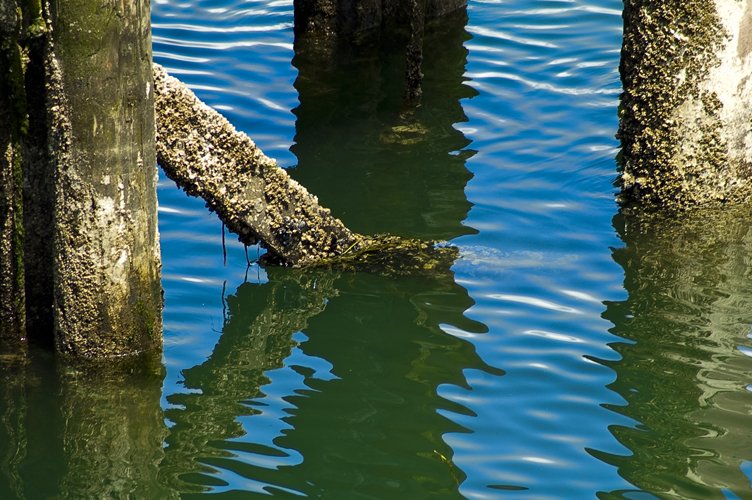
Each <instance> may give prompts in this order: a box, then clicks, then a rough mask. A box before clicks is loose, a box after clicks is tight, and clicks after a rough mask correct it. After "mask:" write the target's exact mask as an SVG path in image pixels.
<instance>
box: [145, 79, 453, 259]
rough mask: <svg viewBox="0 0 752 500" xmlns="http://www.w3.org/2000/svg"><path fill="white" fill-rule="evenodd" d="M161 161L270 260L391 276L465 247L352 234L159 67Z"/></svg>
mask: <svg viewBox="0 0 752 500" xmlns="http://www.w3.org/2000/svg"><path fill="white" fill-rule="evenodd" d="M154 105H155V109H156V120H157V159H158V160H159V163H160V165H161V166H162V168H163V169H164V171H165V173H166V174H167V176H168V177H170V178H171V179H172V180H173V181H175V183H176V184H177V185H178V186H180V187H181V188H183V189H184V190H185V191H186V192H187V193H188V194H190V195H193V196H197V197H200V198H203V199H204V201H206V205H207V207H209V209H211V210H212V211H214V212H216V213H217V215H218V216H219V218H220V219H221V220H222V222H224V223H225V225H226V226H227V227H228V229H230V231H232V232H234V233H235V234H237V235H238V237H239V239H240V241H241V242H243V243H245V244H254V243H257V242H258V241H261V243H262V244H263V245H264V246H265V247H266V248H267V249H268V250H269V251H270V253H269V254H267V255H271V257H267V259H266V260H267V262H275V263H282V264H285V265H290V266H295V267H303V266H315V265H319V266H321V265H326V266H332V267H337V268H340V269H355V268H357V269H371V270H374V271H376V272H379V273H386V274H411V273H415V272H430V273H432V272H436V271H437V270H439V269H448V268H449V266H451V265H452V263H453V262H454V259H456V258H457V249H456V248H454V247H448V246H443V245H435V244H434V243H433V242H426V241H420V240H412V239H407V238H400V237H398V236H390V235H376V236H363V235H360V234H357V233H354V232H352V231H350V230H349V229H348V228H347V227H345V225H344V224H343V223H342V222H341V221H340V220H339V219H337V218H335V217H334V216H332V214H331V212H330V211H329V209H328V208H324V207H322V206H321V205H320V204H319V202H318V199H317V198H316V197H315V196H313V195H312V194H310V193H309V192H308V191H307V190H306V189H305V188H304V187H303V186H301V185H300V184H298V183H297V182H296V181H295V180H293V179H291V178H290V176H289V175H287V172H285V171H284V170H283V169H282V168H280V167H279V166H278V165H277V164H276V162H275V161H274V160H272V159H271V158H269V157H267V156H266V155H264V153H263V152H262V151H261V149H259V148H258V147H256V145H255V144H254V143H253V141H252V140H251V139H250V138H249V137H248V136H247V135H245V134H243V133H241V132H238V131H237V130H235V128H234V127H233V126H232V125H231V124H230V123H229V122H228V121H227V119H225V118H224V117H223V116H222V115H220V114H219V113H218V112H216V111H215V110H213V109H212V108H210V107H209V106H207V105H206V104H204V103H203V102H201V101H200V100H199V99H198V98H197V97H196V95H195V94H194V93H193V92H192V91H191V90H190V89H188V87H186V86H185V85H184V84H183V83H181V82H180V81H179V80H177V79H176V78H173V77H171V76H170V75H168V74H167V72H166V71H165V70H164V69H163V68H162V67H161V66H159V65H156V64H155V65H154Z"/></svg>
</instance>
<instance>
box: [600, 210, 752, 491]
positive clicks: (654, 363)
mask: <svg viewBox="0 0 752 500" xmlns="http://www.w3.org/2000/svg"><path fill="white" fill-rule="evenodd" d="M615 226H616V228H617V231H618V232H619V234H620V235H621V237H622V240H623V241H624V244H625V245H624V247H623V248H620V249H616V250H614V252H613V256H614V260H615V261H616V262H618V263H619V264H620V265H621V266H622V267H623V268H624V274H625V277H624V287H625V289H626V290H627V292H628V293H629V297H628V299H627V300H626V301H624V302H612V303H608V304H607V309H606V312H605V313H604V317H605V318H607V319H609V320H610V321H611V322H613V324H614V328H613V330H612V332H613V333H615V334H616V335H618V336H620V337H623V338H624V339H625V342H624V343H619V344H615V345H614V346H613V347H614V349H615V350H616V351H618V352H619V353H620V354H621V356H622V359H621V360H620V361H617V362H604V364H607V365H608V366H611V367H612V368H613V369H614V370H615V372H616V374H617V379H616V381H615V382H614V383H613V384H611V386H610V387H611V388H612V389H613V390H614V391H616V392H618V393H619V394H620V395H621V396H622V397H623V398H624V399H625V400H626V404H625V406H617V407H613V410H614V411H616V412H618V413H621V414H624V415H626V416H628V417H630V418H632V419H634V421H635V424H634V426H633V427H625V426H615V427H614V428H613V429H612V432H613V434H614V436H615V437H616V439H618V440H619V442H621V443H622V444H624V445H625V446H626V447H627V448H628V449H629V450H630V452H631V453H632V454H631V456H613V455H605V454H601V453H598V452H595V453H596V456H598V457H600V458H602V459H603V460H604V461H606V462H608V463H611V464H613V465H615V466H617V467H618V468H619V472H620V474H621V475H622V476H623V477H624V478H626V479H627V480H629V481H630V482H631V483H632V484H634V485H635V486H637V487H639V488H640V489H642V490H645V491H649V492H652V493H655V494H658V495H665V496H675V497H677V498H724V494H722V491H727V492H728V491H731V492H733V493H735V494H736V495H739V496H740V497H742V498H747V497H749V496H750V494H752V489H751V488H750V478H749V477H748V476H747V475H745V473H744V470H746V471H747V473H749V470H750V469H749V467H748V464H749V462H747V461H749V460H752V434H750V432H749V421H750V414H752V392H750V390H749V387H750V385H749V384H751V383H752V358H750V355H752V335H750V331H751V330H750V325H752V212H750V210H749V209H736V210H725V211H723V212H706V213H698V214H694V215H686V216H682V217H681V218H669V217H664V218H659V217H657V216H656V217H653V218H642V219H640V218H637V217H624V216H621V215H620V216H617V217H616V218H615ZM745 464H747V465H745ZM612 494H613V495H615V496H620V494H624V492H613V493H612ZM605 496H611V495H606V494H604V497H605Z"/></svg>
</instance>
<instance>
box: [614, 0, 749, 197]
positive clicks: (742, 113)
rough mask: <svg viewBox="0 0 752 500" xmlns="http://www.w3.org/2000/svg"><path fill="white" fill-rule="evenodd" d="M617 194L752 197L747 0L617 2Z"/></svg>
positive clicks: (635, 195)
mask: <svg viewBox="0 0 752 500" xmlns="http://www.w3.org/2000/svg"><path fill="white" fill-rule="evenodd" d="M623 17H624V42H623V46H622V58H621V66H620V72H621V78H622V83H623V86H624V93H623V95H622V99H621V107H620V112H619V116H620V126H619V133H618V137H619V139H620V140H621V144H622V153H621V160H622V165H621V168H622V172H621V179H620V183H621V189H622V197H623V199H624V201H626V202H634V203H636V204H638V205H641V206H643V207H666V208H669V209H685V208H689V207H692V206H695V205H713V204H715V205H719V204H722V203H725V202H738V201H746V200H749V199H750V196H751V195H752V179H750V177H751V176H752V0H742V1H738V0H625V2H624V13H623Z"/></svg>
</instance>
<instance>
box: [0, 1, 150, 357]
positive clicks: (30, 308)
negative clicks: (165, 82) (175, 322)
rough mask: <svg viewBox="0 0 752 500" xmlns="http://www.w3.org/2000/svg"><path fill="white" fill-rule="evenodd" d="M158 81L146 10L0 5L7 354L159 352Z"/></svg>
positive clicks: (2, 300)
mask: <svg viewBox="0 0 752 500" xmlns="http://www.w3.org/2000/svg"><path fill="white" fill-rule="evenodd" d="M103 20H104V21H103ZM151 74H152V73H151V36H150V12H149V3H148V1H146V0H136V1H132V2H125V3H120V2H112V1H111V0H97V1H93V2H92V1H84V0H60V1H57V2H53V3H50V4H48V3H44V2H38V1H37V2H33V1H32V2H21V1H15V0H5V1H3V2H1V3H0V123H1V124H2V125H1V126H0V229H1V230H2V232H1V233H0V337H2V338H3V343H4V345H8V344H9V343H8V342H6V337H12V338H16V339H19V338H20V339H22V338H25V336H24V333H23V331H24V324H25V322H26V320H27V319H28V334H29V338H30V340H33V341H35V342H39V343H47V344H52V343H53V337H54V341H55V343H56V344H57V346H58V349H59V350H60V351H61V352H64V353H66V354H71V355H75V356H80V357H107V356H121V355H127V354H134V353H137V352H142V351H148V350H153V349H155V348H158V347H159V346H161V308H162V296H161V285H160V276H159V269H160V264H159V263H160V257H159V242H158V235H157V219H156V216H157V200H156V158H155V146H154V103H153V93H152V90H153V89H152V81H151Z"/></svg>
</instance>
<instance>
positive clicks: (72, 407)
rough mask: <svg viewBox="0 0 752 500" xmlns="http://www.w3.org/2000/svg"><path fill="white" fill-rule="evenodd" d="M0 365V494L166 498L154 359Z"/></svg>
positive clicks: (39, 358) (35, 354)
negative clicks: (101, 364)
mask: <svg viewBox="0 0 752 500" xmlns="http://www.w3.org/2000/svg"><path fill="white" fill-rule="evenodd" d="M29 354H30V355H29V357H28V358H13V359H9V358H5V359H3V360H2V362H0V498H8V499H13V498H19V499H23V498H29V499H31V498H157V497H159V498H169V497H170V495H171V493H170V492H169V491H168V490H167V489H166V488H164V487H162V486H161V485H160V484H159V481H158V472H159V463H160V461H161V459H162V456H163V455H164V452H163V447H162V443H163V441H164V438H165V435H166V434H167V428H166V426H165V424H164V418H163V414H162V409H161V407H160V395H161V390H162V379H163V377H164V369H163V367H162V364H161V362H160V360H159V358H158V357H156V358H155V357H149V358H148V359H146V358H139V359H137V360H131V362H130V363H128V364H127V365H125V364H123V363H111V364H110V365H109V366H106V367H98V368H94V367H91V366H90V367H66V368H63V367H61V366H60V365H59V364H58V362H56V360H55V359H54V357H53V356H52V355H51V354H50V353H49V352H39V351H35V350H33V349H32V350H31V352H30V353H29Z"/></svg>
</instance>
